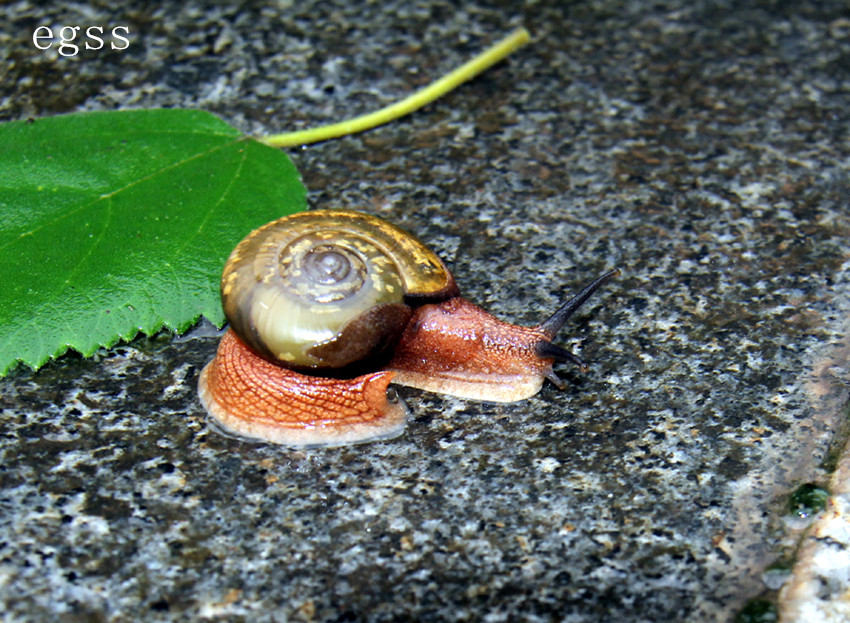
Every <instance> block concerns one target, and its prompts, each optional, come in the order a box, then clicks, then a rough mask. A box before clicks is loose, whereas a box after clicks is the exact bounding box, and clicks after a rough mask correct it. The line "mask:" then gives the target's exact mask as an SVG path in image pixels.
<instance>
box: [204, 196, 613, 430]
mask: <svg viewBox="0 0 850 623" xmlns="http://www.w3.org/2000/svg"><path fill="white" fill-rule="evenodd" d="M616 274H618V271H617V270H616V269H615V270H613V271H609V272H608V273H606V274H604V275H603V276H601V277H599V278H598V279H596V280H595V281H594V282H592V283H591V284H589V285H588V286H586V287H585V288H584V289H583V290H582V291H581V292H580V293H579V294H577V295H576V296H575V297H573V298H572V299H570V301H568V302H567V303H565V304H564V305H563V306H562V307H561V308H560V309H559V310H558V311H557V312H555V314H553V315H552V317H550V318H549V319H548V320H546V321H545V322H543V323H541V324H540V325H537V326H535V327H520V326H515V325H511V324H508V323H505V322H502V321H500V320H498V319H497V318H495V317H494V316H492V315H491V314H489V313H488V312H486V311H485V310H483V309H481V308H480V307H478V306H476V305H474V304H472V303H470V302H469V301H467V300H466V299H464V298H462V297H461V296H460V292H459V289H458V287H457V285H456V284H455V281H454V278H453V277H452V275H451V273H450V272H449V271H448V269H447V268H446V267H445V265H444V264H443V262H442V261H441V260H440V258H439V257H438V256H437V255H436V254H434V253H433V251H431V250H430V249H428V248H427V247H426V246H425V245H424V244H423V243H422V242H421V241H419V240H418V239H417V238H415V237H414V236H412V235H411V234H409V233H407V232H405V231H404V230H402V229H400V228H398V227H395V226H394V225H391V224H390V223H387V222H386V221H383V220H382V219H379V218H376V217H373V216H369V215H366V214H362V213H359V212H354V211H347V210H315V211H309V212H302V213H299V214H295V215H293V216H289V217H284V218H282V219H278V220H277V221H273V222H271V223H269V224H267V225H265V226H263V227H261V228H259V229H257V230H255V231H253V232H251V234H249V235H248V236H247V237H246V238H245V239H244V240H243V241H242V242H240V243H239V245H238V246H237V247H236V248H235V249H234V251H233V253H231V255H230V258H229V259H228V261H227V263H226V265H225V269H224V272H223V275H222V280H221V294H222V305H223V307H224V312H225V316H226V317H227V319H228V322H229V323H230V330H229V331H228V332H227V333H226V334H225V336H224V337H223V339H222V341H221V343H220V345H219V349H218V351H217V353H216V356H215V358H214V359H213V360H212V361H211V362H210V363H209V364H208V365H207V366H206V367H205V368H204V370H203V371H202V373H201V376H200V380H199V394H200V398H201V402H202V403H203V405H204V407H205V408H206V410H207V412H208V413H209V414H210V415H211V416H212V418H213V419H214V420H215V421H216V422H217V423H218V424H219V425H220V426H221V427H223V428H224V429H225V430H226V431H229V432H233V433H236V434H239V435H242V436H245V437H251V438H258V439H263V440H267V441H271V442H275V443H282V444H287V445H296V446H304V445H340V444H345V443H354V442H360V441H368V440H374V439H381V438H388V437H392V436H395V435H398V434H400V433H401V431H402V430H403V429H404V425H405V422H406V420H407V409H406V407H405V406H404V405H403V403H401V402H400V401H399V400H398V399H397V398H396V397H395V392H394V391H393V390H392V388H389V390H388V386H389V384H390V382H394V383H398V384H402V385H409V386H412V387H418V388H421V389H426V390H429V391H435V392H438V393H444V394H449V395H454V396H459V397H463V398H472V399H477V400H486V401H493V402H513V401H516V400H522V399H524V398H528V397H530V396H533V395H534V394H536V393H537V392H538V391H539V390H540V388H541V386H542V384H543V381H544V379H547V378H548V379H550V380H551V381H553V382H554V383H555V384H557V385H558V386H559V387H562V386H563V384H562V383H561V382H560V380H559V379H558V378H557V376H555V374H554V372H553V371H552V364H553V363H554V362H555V361H573V362H576V363H579V364H580V365H584V364H583V363H582V362H581V361H580V360H579V359H578V358H577V357H575V356H574V355H573V354H572V353H570V352H569V351H566V350H564V349H563V348H561V347H559V346H556V345H554V344H552V342H551V340H552V339H553V337H554V336H555V333H556V332H557V331H558V329H559V328H560V327H561V326H562V325H563V323H564V322H565V321H566V319H567V318H568V317H569V316H570V314H572V312H573V311H575V309H577V308H578V307H579V306H580V305H581V304H582V303H583V302H584V301H585V300H586V299H587V298H588V297H589V296H590V295H591V294H592V293H593V292H594V291H595V290H596V289H597V288H598V287H599V286H600V285H601V284H602V283H603V282H604V281H606V280H607V279H609V278H610V277H612V276H614V275H616Z"/></svg>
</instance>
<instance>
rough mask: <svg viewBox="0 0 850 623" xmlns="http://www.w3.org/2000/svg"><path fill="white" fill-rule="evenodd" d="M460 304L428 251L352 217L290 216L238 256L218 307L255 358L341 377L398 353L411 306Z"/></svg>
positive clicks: (252, 238)
mask: <svg viewBox="0 0 850 623" xmlns="http://www.w3.org/2000/svg"><path fill="white" fill-rule="evenodd" d="M456 294H457V287H456V286H455V284H454V280H453V279H452V276H451V274H450V273H449V271H448V270H447V269H446V267H445V265H444V264H443V263H442V261H441V260H440V259H439V258H438V257H437V256H436V254H434V253H433V252H432V251H431V250H430V249H428V248H427V247H426V246H425V245H424V244H423V243H422V242H420V241H419V240H418V239H416V238H415V237H414V236H412V235H411V234H409V233H407V232H405V231H404V230H402V229H400V228H398V227H396V226H394V225H391V224H390V223H387V222H386V221H383V220H381V219H379V218H376V217H373V216H369V215H367V214H363V213H360V212H354V211H347V210H314V211H309V212H301V213H298V214H295V215H292V216H287V217H284V218H281V219H278V220H276V221H273V222H271V223H268V224H267V225H264V226H263V227H260V228H259V229H257V230H254V231H253V232H251V233H250V234H249V235H248V236H247V237H246V238H245V239H244V240H243V241H242V242H240V243H239V245H238V246H237V247H236V248H235V249H234V251H233V253H231V255H230V258H229V259H228V261H227V264H226V265H225V268H224V273H223V275H222V279H221V298H222V305H223V307H224V313H225V316H226V317H227V319H228V322H229V323H230V325H231V328H232V329H233V330H234V331H236V333H237V334H238V335H239V336H240V337H241V338H242V340H243V341H244V342H245V343H246V344H248V346H249V347H250V348H251V349H253V350H254V351H255V352H257V353H258V354H260V355H262V356H263V357H265V358H267V359H269V360H272V361H275V362H277V363H280V364H282V365H285V366H288V367H293V368H296V369H301V368H308V369H321V368H340V367H345V366H347V365H349V364H353V363H354V362H356V361H359V360H361V359H363V358H366V357H368V356H370V355H371V354H373V353H375V352H377V351H385V350H387V349H388V348H391V347H392V346H393V345H394V344H395V342H396V341H397V340H398V338H399V336H400V335H401V332H402V330H403V328H404V326H405V324H406V323H407V320H408V319H409V317H410V314H411V313H412V312H411V310H410V308H409V306H408V303H409V302H410V301H411V300H416V301H419V300H441V299H445V298H449V297H450V296H454V295H456Z"/></svg>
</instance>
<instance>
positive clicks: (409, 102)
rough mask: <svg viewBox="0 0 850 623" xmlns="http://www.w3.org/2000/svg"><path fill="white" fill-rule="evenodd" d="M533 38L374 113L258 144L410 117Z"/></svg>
mask: <svg viewBox="0 0 850 623" xmlns="http://www.w3.org/2000/svg"><path fill="white" fill-rule="evenodd" d="M530 38H531V36H530V35H529V34H528V31H527V30H526V29H525V28H518V29H517V30H515V31H513V32H512V33H511V34H510V35H508V36H507V37H505V38H504V39H502V40H501V41H499V42H498V43H497V44H495V45H494V46H492V47H490V48H488V49H487V50H485V51H484V52H482V53H481V54H479V55H478V56H476V57H475V58H473V59H472V60H471V61H469V62H467V63H464V64H463V65H461V66H460V67H458V68H457V69H455V70H454V71H452V72H451V73H449V74H446V75H445V76H443V77H442V78H440V79H439V80H436V81H435V82H432V83H431V84H429V85H428V86H427V87H425V88H423V89H420V90H419V91H417V92H416V93H413V94H412V95H409V96H408V97H406V98H404V99H403V100H401V101H399V102H396V103H395V104H390V105H389V106H386V107H385V108H381V109H380V110H377V111H375V112H373V113H369V114H366V115H361V116H359V117H355V118H353V119H348V120H347V121H341V122H339V123H333V124H330V125H324V126H321V127H318V128H313V129H311V130H300V131H298V132H285V133H283V134H275V135H273V136H266V137H262V138H260V139H258V140H260V141H262V142H263V143H266V144H267V145H271V146H272V147H297V146H299V145H307V144H309V143H318V142H319V141H326V140H328V139H331V138H338V137H340V136H346V135H348V134H356V133H357V132H363V131H364V130H370V129H372V128H374V127H377V126H379V125H383V124H385V123H388V122H390V121H393V120H395V119H398V118H399V117H403V116H404V115H407V114H410V113H412V112H413V111H414V110H418V109H420V108H422V107H423V106H425V105H426V104H430V103H431V102H433V101H434V100H435V99H437V98H438V97H441V96H443V95H445V94H446V93H448V92H449V91H451V90H452V89H454V88H455V87H457V86H459V85H461V84H463V83H464V82H466V81H467V80H470V79H471V78H474V77H475V76H477V75H478V74H480V73H481V72H483V71H484V70H486V69H487V68H488V67H491V66H492V65H495V64H496V63H498V62H499V61H500V60H502V59H503V58H505V57H506V56H507V55H509V54H510V53H511V52H513V51H514V50H516V49H517V48H518V47H520V46H522V45H524V44H525V43H527V42H528V41H529V39H530Z"/></svg>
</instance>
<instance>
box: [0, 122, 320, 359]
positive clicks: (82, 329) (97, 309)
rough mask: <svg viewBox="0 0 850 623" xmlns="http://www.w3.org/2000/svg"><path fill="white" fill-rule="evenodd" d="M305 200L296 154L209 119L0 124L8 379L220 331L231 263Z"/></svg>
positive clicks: (2, 320) (2, 334)
mask: <svg viewBox="0 0 850 623" xmlns="http://www.w3.org/2000/svg"><path fill="white" fill-rule="evenodd" d="M305 194H306V193H305V190H304V187H303V186H302V184H301V181H300V177H299V175H298V171H297V170H296V169H295V167H294V165H293V164H292V162H291V161H290V159H289V157H288V156H286V155H285V154H283V153H281V152H280V151H278V150H276V149H273V148H271V147H268V146H266V145H263V144H262V143H259V142H257V141H255V140H253V139H250V138H248V137H245V136H243V135H242V134H240V132H239V131H238V130H237V129H236V128H233V127H232V126H230V125H228V124H226V123H224V122H223V121H221V120H220V119H218V118H216V117H215V116H213V115H211V114H209V113H205V112H201V111H191V110H140V111H116V112H96V113H82V114H72V115H65V116H59V117H51V118H46V119H37V120H35V121H28V122H12V123H6V124H2V125H0V215H2V219H0V221H2V222H0V265H2V266H3V270H2V272H0V375H3V374H6V373H7V372H8V371H9V369H10V368H12V367H13V366H14V365H15V363H16V362H17V361H22V362H24V363H26V364H27V365H29V366H31V367H33V368H37V367H39V366H41V365H43V364H44V363H45V362H46V361H47V360H48V359H49V358H50V357H56V356H58V355H60V354H62V353H63V352H65V351H66V350H67V349H68V348H73V349H75V350H77V351H79V352H80V353H82V354H83V355H86V356H88V355H91V354H92V353H94V352H95V351H96V350H97V349H98V348H99V347H109V346H112V345H113V344H115V343H116V342H117V341H118V340H119V339H125V340H129V339H132V338H133V337H134V336H135V335H136V334H137V333H138V332H139V331H142V332H144V333H146V334H148V335H150V334H152V333H155V332H156V331H158V330H159V329H161V328H162V327H163V326H165V327H169V328H171V329H174V330H175V331H178V332H180V331H184V330H186V329H187V328H188V327H189V326H191V325H192V324H193V323H194V322H196V321H197V319H198V318H199V316H200V315H201V314H203V315H204V316H206V317H207V318H209V319H210V320H211V321H212V322H214V323H216V324H218V325H221V324H222V323H223V322H224V318H223V315H222V312H221V305H220V301H219V294H218V282H219V278H220V276H221V269H222V266H223V264H224V261H225V259H226V258H227V255H228V254H229V253H230V251H231V250H232V249H233V247H234V246H236V243H237V242H239V240H241V239H242V238H243V237H244V236H245V235H246V234H247V233H248V232H249V231H251V230H252V229H254V228H256V227H258V226H260V225H262V224H263V223H266V222H268V221H270V220H273V219H275V218H278V217H280V216H282V215H284V214H290V213H293V212H297V211H298V210H301V209H303V208H304V206H305Z"/></svg>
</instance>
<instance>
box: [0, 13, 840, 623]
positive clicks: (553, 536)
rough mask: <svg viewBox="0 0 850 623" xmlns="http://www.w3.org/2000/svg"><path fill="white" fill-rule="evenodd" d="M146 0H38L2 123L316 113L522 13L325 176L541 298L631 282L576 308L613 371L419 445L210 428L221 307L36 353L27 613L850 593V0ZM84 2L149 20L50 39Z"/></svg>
mask: <svg viewBox="0 0 850 623" xmlns="http://www.w3.org/2000/svg"><path fill="white" fill-rule="evenodd" d="M45 6H47V8H45ZM133 6H134V8H125V7H123V6H121V5H120V3H107V2H88V3H67V4H64V3H58V2H57V3H55V4H54V5H52V7H51V6H49V5H45V4H44V3H35V2H29V1H27V0H21V1H18V2H12V3H7V4H6V5H4V12H5V14H6V19H5V20H4V22H3V23H2V24H0V54H2V57H3V58H2V64H0V71H2V72H3V75H2V80H0V119H3V120H10V119H24V118H28V117H36V116H42V115H50V114H55V113H62V112H69V111H77V110H101V109H114V108H140V107H158V106H166V107H174V106H181V107H189V108H202V109H206V110H209V111H212V112H214V113H216V114H218V115H220V116H221V117H222V118H224V119H225V120H227V121H228V122H230V123H232V124H234V125H236V126H237V127H239V128H241V129H242V130H244V131H245V132H248V133H254V134H263V133H271V132H278V131H283V130H287V129H297V128H304V127H309V126H314V125H318V124H321V123H325V122H329V121H336V120H339V119H341V118H345V117H348V116H352V115H355V114H360V113H363V112H368V111H371V110H374V109H376V108H377V107H380V106H381V105H384V104H387V103H390V102H392V101H394V100H396V99H398V98H401V97H403V96H405V95H407V94H408V93H410V92H411V90H412V89H414V88H416V87H419V86H422V85H424V84H426V83H427V82H428V81H430V80H431V79H433V78H435V77H437V76H439V75H441V74H443V73H445V72H446V71H448V70H450V69H451V68H453V67H455V66H457V65H459V64H460V63H462V62H463V61H465V60H467V59H468V58H470V57H471V56H472V55H473V54H474V53H476V52H478V51H480V50H481V49H483V48H484V47H486V45H488V44H490V43H492V42H494V41H495V40H497V39H498V38H500V37H502V36H503V35H504V34H506V33H507V32H508V31H509V30H511V29H512V28H514V27H516V26H518V25H520V24H523V25H525V26H526V27H527V28H528V29H529V30H530V31H531V32H532V34H533V36H534V41H533V44H532V45H530V46H528V47H526V48H524V49H523V50H521V51H520V52H518V53H517V54H515V55H514V56H513V57H512V58H511V59H509V60H508V61H506V62H504V63H501V64H500V65H498V66H497V67H495V68H493V69H491V70H490V71H488V72H487V73H486V74H485V75H484V76H482V77H480V78H478V79H476V80H474V81H473V82H470V83H468V84H466V85H464V86H463V87H461V88H460V89H458V90H457V91H455V92H454V93H452V94H450V95H448V96H446V97H445V98H443V99H442V100H440V101H438V102H436V103H434V104H432V105H430V106H429V107H428V108H426V109H424V110H422V111H420V112H418V113H416V114H414V115H413V116H411V117H409V118H407V119H405V120H402V121H399V122H396V123H393V124H391V125H389V126H386V127H383V128H380V129H377V130H374V131H371V132H368V133H366V134H363V135H360V136H357V137H350V138H345V139H342V140H338V141H332V142H328V143H324V144H321V145H317V146H311V147H309V148H305V149H301V150H292V152H291V155H292V158H293V160H294V162H295V164H296V165H297V167H298V168H299V170H300V171H301V173H302V175H303V178H304V182H305V184H306V186H307V188H308V189H309V191H310V195H309V201H310V204H311V206H312V207H320V206H334V207H346V208H358V209H363V210H366V211H368V212H371V213H374V214H378V215H382V216H384V217H387V218H389V219H391V220H393V221H394V222H396V223H398V224H399V225H401V226H403V227H405V228H407V229H409V230H411V231H413V232H415V233H416V234H418V235H419V237H420V238H422V239H424V240H426V241H428V242H429V243H431V244H432V245H433V247H434V249H435V250H437V251H438V252H439V253H440V254H441V255H442V256H443V257H444V258H445V259H446V261H447V262H448V264H449V265H450V267H451V268H452V270H453V272H454V274H455V276H456V278H457V280H458V282H459V283H460V284H461V287H462V288H463V290H464V292H465V294H466V295H467V296H468V298H470V299H471V300H473V301H475V302H477V303H479V304H481V305H483V306H485V307H487V308H488V309H490V310H491V311H492V312H494V313H496V314H497V315H499V316H500V317H503V318H505V319H508V320H511V321H515V322H519V323H525V324H533V323H536V322H538V321H539V320H540V319H542V318H544V317H545V316H547V315H548V313H549V311H551V310H552V309H554V308H555V307H556V306H557V305H558V303H559V301H562V300H563V299H564V298H565V297H567V296H568V295H569V294H570V293H572V292H574V291H575V290H576V289H577V288H579V287H580V286H581V285H583V284H584V283H585V282H586V281H588V280H589V279H590V278H592V277H594V276H596V275H597V274H599V273H601V272H602V271H604V270H606V269H608V268H610V267H613V266H619V267H621V269H622V270H623V276H622V278H620V279H619V280H617V281H615V282H612V283H611V284H609V285H608V286H606V288H605V290H604V292H602V293H600V294H599V295H597V296H596V297H594V299H593V300H592V301H591V302H590V303H589V304H588V305H587V306H586V307H585V308H583V309H582V310H581V312H580V313H579V314H577V316H576V317H575V318H574V320H573V321H572V322H571V323H570V325H569V326H568V327H567V329H565V330H564V331H562V336H561V337H560V339H559V343H560V344H562V345H564V346H566V347H569V348H571V349H573V350H575V351H576V352H577V353H579V354H580V355H581V356H582V357H583V358H585V359H588V360H590V361H591V362H593V366H592V367H591V369H590V371H589V372H587V373H581V372H580V371H578V370H574V369H570V368H568V367H563V368H562V370H561V372H562V374H563V376H564V377H565V378H566V379H567V380H568V389H566V390H565V391H559V390H557V389H556V388H555V387H553V386H551V385H549V384H547V385H546V386H545V387H544V389H543V391H542V392H541V393H540V394H539V395H537V396H535V397H534V398H532V399H530V400H527V401H524V402H521V403H517V404H510V405H493V404H481V403H475V402H469V401H463V400H458V399H451V398H445V397H441V396H437V395H433V394H426V393H424V392H420V391H416V390H412V389H405V388H401V389H400V390H399V392H400V394H401V395H402V396H403V398H404V399H405V401H406V402H407V403H408V405H409V406H410V408H411V410H412V412H413V417H412V420H411V421H410V423H409V425H408V427H407V430H406V431H405V433H404V434H403V435H402V436H400V437H398V438H396V439H393V440H390V441H385V442H378V443H371V444H365V445H358V446H351V447H342V448H332V449H313V450H292V449H287V448H283V447H277V446H271V445H263V444H250V443H245V442H242V441H239V440H235V439H231V438H227V437H224V436H222V435H220V434H218V433H216V432H214V431H212V430H211V429H210V427H209V425H208V424H207V422H206V421H205V417H204V413H203V411H202V409H201V407H200V405H199V403H198V400H197V396H196V389H195V385H196V382H197V377H198V373H199V371H200V369H201V368H202V366H203V365H204V364H205V363H206V362H207V361H208V360H209V359H210V357H211V356H212V354H213V352H214V350H215V348H216V340H215V338H213V337H205V333H204V332H199V334H198V339H191V340H186V341H184V340H181V341H175V340H174V339H172V336H171V335H168V334H165V333H163V334H159V335H156V336H153V337H149V338H139V339H137V340H135V341H133V342H132V343H130V344H125V345H121V346H118V347H116V348H113V349H111V350H109V351H104V352H101V353H99V354H98V355H97V356H96V357H94V358H92V359H82V358H80V357H79V356H75V355H73V354H71V355H67V356H64V357H61V358H60V359H58V360H56V361H54V362H51V363H50V364H49V365H47V366H45V367H44V368H43V369H41V370H39V371H38V372H32V371H29V370H27V369H21V368H19V369H17V370H15V371H14V372H13V373H12V374H10V375H9V376H8V377H7V378H5V379H0V411H2V415H0V453H2V465H1V466H0V509H2V511H0V611H2V612H3V619H4V620H8V621H55V620H61V621H80V622H82V621H86V622H88V621H128V620H145V621H189V620H221V621H249V620H250V621H260V622H263V621H290V620H291V621H302V620H303V621H367V620H368V621H391V620H392V621H395V620H420V621H428V620H448V621H463V620H469V621H472V620H476V621H477V620H482V621H493V622H495V621H506V620H527V621H548V620H559V621H568V622H571V623H573V622H585V621H586V622H601V621H602V622H604V621H612V622H613V621H617V622H624V621H625V622H645V621H672V620H676V621H684V620H688V621H730V620H734V619H735V617H736V616H738V615H739V613H741V612H743V613H744V614H743V615H741V618H740V619H739V620H753V621H754V620H772V619H770V618H769V616H768V618H763V619H757V618H753V617H755V616H756V613H757V612H760V611H762V612H766V613H767V615H770V613H776V612H779V613H780V614H781V616H782V620H784V621H811V620H816V619H813V618H807V617H812V616H813V615H812V614H811V613H813V612H816V613H818V616H821V617H823V618H822V620H824V621H840V620H846V619H845V618H843V617H844V616H845V615H844V614H842V613H844V612H846V603H848V596H850V588H848V587H850V566H848V564H849V563H848V560H850V556H848V552H850V537H847V534H850V529H848V520H847V512H848V511H847V510H846V509H848V508H850V495H848V483H847V480H848V478H847V473H848V469H850V468H848V467H847V465H846V461H847V458H846V457H844V458H842V457H843V448H844V443H845V440H846V438H847V420H848V413H850V412H848V390H850V364H848V353H850V344H848V337H847V329H848V324H850V272H849V271H848V269H850V253H848V242H847V241H848V236H850V218H848V211H847V206H846V203H847V197H848V194H849V193H848V191H850V174H848V165H850V143H848V123H850V92H848V86H847V85H848V78H850V9H848V7H847V4H846V2H843V1H840V2H839V1H817V2H816V1H809V2H794V3H791V2H781V1H779V0H762V1H754V2H720V1H715V2H712V1H697V2H685V1H684V0H670V1H666V2H664V1H662V2H653V3H644V2H623V1H616V0H597V1H591V2H571V3H544V2H534V1H530V2H524V3H508V2H502V3H489V2H483V1H480V0H476V1H473V2H468V3H464V5H463V7H462V8H458V7H456V6H455V5H454V4H452V3H446V2H441V1H438V0H433V1H425V0H421V1H417V0H414V1H413V2H395V1H393V0H389V1H387V2H382V3H355V4H351V5H349V4H348V3H346V2H342V1H339V2H312V1H304V2H287V1H281V2H248V3H239V4H238V5H237V4H236V3H234V4H233V5H228V4H222V3H217V2H208V3H204V2H190V3H182V2H161V3H135V4H134V5H133ZM68 24H74V25H79V24H82V25H102V26H104V27H112V26H116V25H127V26H128V27H129V29H130V46H129V48H128V49H127V50H125V51H120V52H119V51H114V52H113V51H108V52H106V51H100V52H95V51H84V52H81V53H80V54H78V55H77V56H74V57H67V58H61V57H59V56H58V55H57V54H56V51H55V49H53V50H50V51H45V52H42V51H39V50H37V49H35V48H34V46H33V45H32V41H31V36H32V32H33V30H34V29H35V28H36V27H37V26H40V25H48V26H52V27H57V26H61V25H68ZM0 192H8V190H5V189H4V190H3V191H0ZM842 461H844V463H843V462H842ZM842 465H843V469H842V468H839V469H837V470H836V467H837V466H842ZM833 472H834V474H833ZM804 484H816V485H819V486H821V487H825V488H827V489H831V490H832V492H833V494H834V496H833V498H832V499H831V500H830V501H829V502H828V503H827V508H826V509H825V510H824V511H822V512H818V509H813V510H812V511H811V512H802V513H800V512H797V513H790V512H789V503H788V500H789V496H790V495H791V494H792V493H793V492H794V491H795V490H797V489H798V487H800V486H801V485H804ZM800 515H803V516H802V517H801V516H800ZM824 548H826V549H824ZM783 586H784V588H783ZM842 608H844V610H842Z"/></svg>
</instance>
